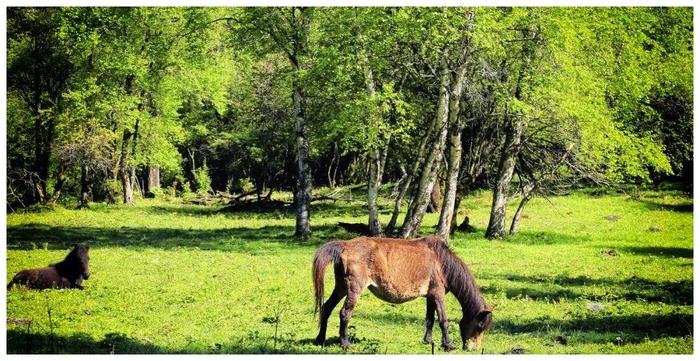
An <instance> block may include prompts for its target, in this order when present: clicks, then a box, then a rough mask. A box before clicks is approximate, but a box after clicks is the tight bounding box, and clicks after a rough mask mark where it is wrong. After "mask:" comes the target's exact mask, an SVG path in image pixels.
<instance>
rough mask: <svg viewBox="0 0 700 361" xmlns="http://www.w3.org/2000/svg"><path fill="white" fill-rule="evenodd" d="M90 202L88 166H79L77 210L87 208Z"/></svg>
mask: <svg viewBox="0 0 700 361" xmlns="http://www.w3.org/2000/svg"><path fill="white" fill-rule="evenodd" d="M89 202H90V183H88V166H87V164H82V165H81V166H80V201H79V203H78V208H88V206H89Z"/></svg>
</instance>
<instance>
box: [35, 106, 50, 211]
mask: <svg viewBox="0 0 700 361" xmlns="http://www.w3.org/2000/svg"><path fill="white" fill-rule="evenodd" d="M33 112H34V167H33V168H34V173H35V174H34V178H35V179H34V180H33V181H34V201H35V202H38V203H42V204H44V203H46V202H47V201H48V198H49V197H48V190H47V182H48V180H49V167H50V165H49V162H50V161H51V142H52V138H53V128H54V124H53V120H52V119H49V120H48V121H47V122H48V124H46V125H45V124H44V122H43V117H44V116H43V115H41V114H40V112H41V106H40V105H37V106H36V107H35V109H34V111H33Z"/></svg>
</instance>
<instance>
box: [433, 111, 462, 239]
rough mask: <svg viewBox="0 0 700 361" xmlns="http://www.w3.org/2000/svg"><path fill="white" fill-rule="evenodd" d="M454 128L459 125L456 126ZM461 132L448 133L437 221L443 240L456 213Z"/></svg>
mask: <svg viewBox="0 0 700 361" xmlns="http://www.w3.org/2000/svg"><path fill="white" fill-rule="evenodd" d="M450 110H451V109H450ZM455 128H460V127H458V126H456V127H455ZM461 134H462V131H461V129H453V130H452V134H451V135H450V142H449V148H450V149H449V153H448V165H447V182H446V184H445V198H444V199H443V201H442V210H441V211H440V220H439V221H438V227H437V228H438V230H437V233H438V235H439V236H440V237H441V238H442V239H443V240H444V241H445V242H449V238H450V229H451V228H452V219H453V217H452V216H453V214H455V213H456V211H455V206H456V205H457V206H458V204H457V183H458V180H459V165H460V160H461V158H462V140H461Z"/></svg>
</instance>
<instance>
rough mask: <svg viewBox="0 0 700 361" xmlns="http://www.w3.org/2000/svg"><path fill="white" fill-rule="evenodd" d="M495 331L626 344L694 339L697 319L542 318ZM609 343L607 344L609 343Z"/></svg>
mask: <svg viewBox="0 0 700 361" xmlns="http://www.w3.org/2000/svg"><path fill="white" fill-rule="evenodd" d="M493 327H494V329H497V330H501V331H504V332H508V333H524V332H548V331H550V330H555V332H561V333H571V332H595V333H615V334H624V335H625V341H626V342H641V341H644V340H645V339H656V338H663V337H686V336H691V337H692V335H693V315H692V314H691V315H689V314H682V313H671V314H666V315H626V316H621V315H611V314H606V313H605V312H599V313H595V314H593V313H590V314H585V315H581V317H576V318H572V319H568V320H559V319H553V318H550V317H538V318H535V319H530V320H523V321H520V320H517V319H506V320H499V321H494V323H493ZM606 342H607V341H606Z"/></svg>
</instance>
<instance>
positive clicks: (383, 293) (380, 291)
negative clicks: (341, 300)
mask: <svg viewBox="0 0 700 361" xmlns="http://www.w3.org/2000/svg"><path fill="white" fill-rule="evenodd" d="M387 286H388V287H387ZM367 288H369V290H370V292H372V294H374V295H375V296H377V298H379V299H381V300H384V301H386V302H391V303H404V302H408V301H411V300H415V299H416V298H418V297H421V296H425V294H426V293H427V290H428V287H427V285H426V286H425V287H418V288H413V289H401V290H400V289H398V288H394V287H390V286H389V285H382V286H378V285H376V284H370V285H369V287H367Z"/></svg>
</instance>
